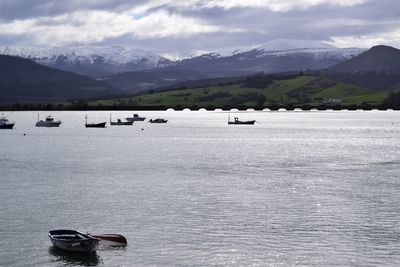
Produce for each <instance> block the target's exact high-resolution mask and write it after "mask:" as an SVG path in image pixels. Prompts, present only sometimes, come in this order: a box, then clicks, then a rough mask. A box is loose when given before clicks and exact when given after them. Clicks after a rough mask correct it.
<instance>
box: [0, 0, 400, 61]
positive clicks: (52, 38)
mask: <svg viewBox="0 0 400 267" xmlns="http://www.w3.org/2000/svg"><path fill="white" fill-rule="evenodd" d="M274 39H298V40H317V41H324V42H327V43H330V44H332V45H335V46H338V47H364V48H367V47H371V46H373V45H378V44H386V45H391V46H395V47H398V48H399V47H400V1H399V0H148V1H143V0H85V1H82V0H0V46H14V47H49V46H72V45H106V46H108V45H119V46H126V47H132V48H138V49H144V50H147V51H152V52H154V53H157V54H168V55H177V56H178V55H182V54H187V53H194V51H222V50H229V49H234V48H240V47H250V46H256V45H258V44H262V43H265V42H268V41H270V40H274Z"/></svg>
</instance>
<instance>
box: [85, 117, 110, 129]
mask: <svg viewBox="0 0 400 267" xmlns="http://www.w3.org/2000/svg"><path fill="white" fill-rule="evenodd" d="M85 118H86V123H85V127H86V128H105V127H106V124H107V122H99V123H88V122H87V116H85Z"/></svg>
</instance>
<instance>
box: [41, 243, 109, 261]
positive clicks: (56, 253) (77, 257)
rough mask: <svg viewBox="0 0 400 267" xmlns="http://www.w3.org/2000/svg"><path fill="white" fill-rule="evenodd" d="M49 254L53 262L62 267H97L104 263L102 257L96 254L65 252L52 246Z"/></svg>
mask: <svg viewBox="0 0 400 267" xmlns="http://www.w3.org/2000/svg"><path fill="white" fill-rule="evenodd" d="M49 254H50V255H51V256H53V257H54V260H53V262H56V263H59V264H60V265H62V266H97V265H99V264H101V263H102V260H101V258H100V256H99V255H97V253H96V252H93V253H81V252H76V251H65V250H61V249H57V248H56V247H54V246H52V247H49Z"/></svg>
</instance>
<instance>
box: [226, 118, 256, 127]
mask: <svg viewBox="0 0 400 267" xmlns="http://www.w3.org/2000/svg"><path fill="white" fill-rule="evenodd" d="M255 122H256V121H255V120H252V121H241V120H239V118H238V117H235V118H234V120H233V121H231V119H230V116H228V124H240V125H243V124H244V125H253V124H254V123H255Z"/></svg>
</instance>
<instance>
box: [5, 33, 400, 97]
mask: <svg viewBox="0 0 400 267" xmlns="http://www.w3.org/2000/svg"><path fill="white" fill-rule="evenodd" d="M0 54H8V56H7V55H2V56H0V67H1V69H0V70H1V73H0V92H1V98H2V100H3V102H4V99H6V100H7V101H20V100H23V101H25V100H27V101H29V100H32V101H34V100H44V101H45V100H48V101H53V100H55V99H64V100H65V99H70V98H90V97H103V96H105V95H120V94H130V93H135V94H137V93H139V92H145V91H148V90H152V89H157V90H159V89H166V88H169V87H174V88H177V86H181V87H185V86H186V85H187V84H192V85H196V84H197V85H200V84H202V85H203V86H204V85H207V86H212V85H213V83H218V81H219V82H220V81H234V80H235V78H234V77H245V76H247V75H253V74H255V73H264V74H269V73H294V72H299V71H302V72H304V73H309V74H311V75H314V76H319V77H324V78H326V79H329V80H334V81H337V82H345V83H349V84H354V85H359V86H362V87H365V88H369V89H374V90H389V89H390V90H394V89H398V88H400V73H399V70H400V64H399V62H400V60H399V59H400V50H398V49H395V48H393V47H388V46H376V47H373V48H371V49H370V50H366V49H359V48H337V47H334V46H331V45H329V44H326V43H323V42H315V41H294V40H274V41H271V42H268V43H265V44H261V45H258V46H255V47H250V48H238V49H236V50H231V51H222V52H218V51H214V52H210V53H205V54H201V55H196V56H192V57H188V58H184V59H179V60H169V59H167V58H165V57H162V56H159V55H155V54H153V53H150V52H146V51H143V50H137V49H127V48H122V47H88V46H85V47H68V48H52V49H48V50H46V49H27V48H3V49H0ZM10 55H12V56H10ZM43 65H44V66H43ZM66 70H67V71H66ZM82 73H85V74H86V75H89V73H91V74H90V76H92V77H91V78H90V77H88V76H83V75H81V74H82ZM229 77H231V78H229ZM236 80H237V79H236Z"/></svg>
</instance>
